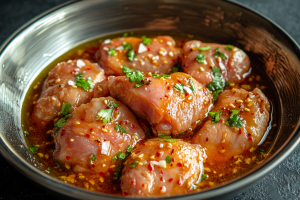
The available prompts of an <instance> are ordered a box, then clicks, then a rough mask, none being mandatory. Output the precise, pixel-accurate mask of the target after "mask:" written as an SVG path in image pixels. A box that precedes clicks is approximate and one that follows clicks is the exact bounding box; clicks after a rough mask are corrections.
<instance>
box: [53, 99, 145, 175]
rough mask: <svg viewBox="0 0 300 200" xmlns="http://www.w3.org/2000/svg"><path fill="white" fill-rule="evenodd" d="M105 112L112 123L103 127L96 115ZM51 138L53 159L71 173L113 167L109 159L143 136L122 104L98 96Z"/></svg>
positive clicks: (130, 113) (124, 150)
mask: <svg viewBox="0 0 300 200" xmlns="http://www.w3.org/2000/svg"><path fill="white" fill-rule="evenodd" d="M112 102H114V103H116V104H118V105H119V106H116V105H114V104H112ZM108 109H111V110H110V111H111V116H112V120H111V121H109V120H108V121H107V123H106V124H105V120H106V118H103V119H102V118H101V117H99V116H98V112H99V111H100V110H104V112H106V113H107V112H109V110H108ZM54 138H55V139H54V141H55V144H56V149H55V151H54V153H53V157H54V159H56V160H57V161H59V162H60V163H63V164H69V165H70V166H72V167H73V171H74V172H97V173H98V172H106V171H107V170H108V169H109V168H110V167H111V166H112V165H116V164H115V162H113V163H112V158H113V156H115V155H117V154H118V153H119V152H124V153H125V152H126V149H127V146H128V145H131V146H132V147H134V146H135V145H136V143H137V142H138V141H139V140H142V139H144V138H145V134H144V132H143V130H142V128H141V127H140V126H139V124H138V122H137V120H136V117H135V116H134V115H133V114H132V112H131V111H130V110H129V109H128V108H127V107H126V106H125V105H124V104H122V103H121V102H118V101H116V100H114V99H113V98H111V97H107V98H105V97H102V98H94V99H92V100H91V102H90V103H87V104H82V105H81V106H79V107H78V108H77V109H76V110H74V112H73V114H72V117H71V118H69V119H68V120H67V122H66V123H65V125H64V126H63V127H62V128H61V129H60V130H59V132H58V133H57V134H56V135H55V136H54ZM116 167H117V166H116Z"/></svg>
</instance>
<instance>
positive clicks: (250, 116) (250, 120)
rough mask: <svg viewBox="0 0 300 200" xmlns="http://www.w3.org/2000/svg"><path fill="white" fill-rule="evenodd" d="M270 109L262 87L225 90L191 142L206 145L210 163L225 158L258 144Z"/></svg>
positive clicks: (265, 127) (224, 159)
mask: <svg viewBox="0 0 300 200" xmlns="http://www.w3.org/2000/svg"><path fill="white" fill-rule="evenodd" d="M269 112H270V104H269V101H268V99H267V98H266V96H265V95H264V94H263V93H262V92H261V90H259V89H257V88H255V89H254V90H253V91H252V92H248V91H246V90H244V89H235V88H233V89H232V90H225V91H224V92H223V93H221V95H220V96H219V98H218V100H217V103H216V104H215V107H214V108H213V109H212V111H211V112H210V116H211V117H210V119H209V120H207V121H206V122H205V124H204V125H203V127H202V128H201V129H200V131H199V132H198V133H196V135H195V136H194V138H193V140H192V143H195V144H201V145H202V146H203V147H205V148H206V154H207V157H208V159H207V160H208V161H209V162H210V161H212V162H223V161H226V160H228V159H230V158H231V157H232V156H235V155H238V154H241V153H244V151H248V150H249V149H250V148H252V147H253V148H256V147H257V144H258V143H259V142H260V141H261V139H262V137H263V136H264V133H265V132H266V130H267V127H268V121H269Z"/></svg>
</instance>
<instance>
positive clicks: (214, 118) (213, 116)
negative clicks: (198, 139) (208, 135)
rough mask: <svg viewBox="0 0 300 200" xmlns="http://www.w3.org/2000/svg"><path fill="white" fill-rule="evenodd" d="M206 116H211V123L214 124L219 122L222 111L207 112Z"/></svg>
mask: <svg viewBox="0 0 300 200" xmlns="http://www.w3.org/2000/svg"><path fill="white" fill-rule="evenodd" d="M208 114H209V116H211V123H212V124H214V123H217V122H219V121H220V117H221V114H222V110H219V111H217V112H209V113H208Z"/></svg>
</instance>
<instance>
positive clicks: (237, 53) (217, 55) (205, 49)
mask: <svg viewBox="0 0 300 200" xmlns="http://www.w3.org/2000/svg"><path fill="white" fill-rule="evenodd" d="M201 49H202V50H201ZM212 67H219V68H220V69H221V72H222V75H223V78H224V79H225V81H229V82H234V83H240V82H242V81H243V80H245V78H246V76H247V75H248V74H249V73H248V72H249V70H250V60H249V57H248V56H247V54H246V53H245V52H244V51H242V50H241V49H239V48H237V47H234V46H231V45H227V46H226V45H220V44H210V43H202V42H200V41H197V40H193V41H189V42H187V43H185V45H184V47H183V55H182V68H183V71H184V72H185V73H187V74H190V75H191V76H192V77H193V78H194V79H196V80H197V81H198V82H199V83H202V84H203V85H204V86H206V85H207V84H209V83H211V82H212V78H213V72H212V70H211V68H212Z"/></svg>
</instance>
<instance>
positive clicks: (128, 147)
mask: <svg viewBox="0 0 300 200" xmlns="http://www.w3.org/2000/svg"><path fill="white" fill-rule="evenodd" d="M126 149H127V150H126V151H127V152H128V153H130V152H131V151H132V146H131V145H128V146H127V147H126Z"/></svg>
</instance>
